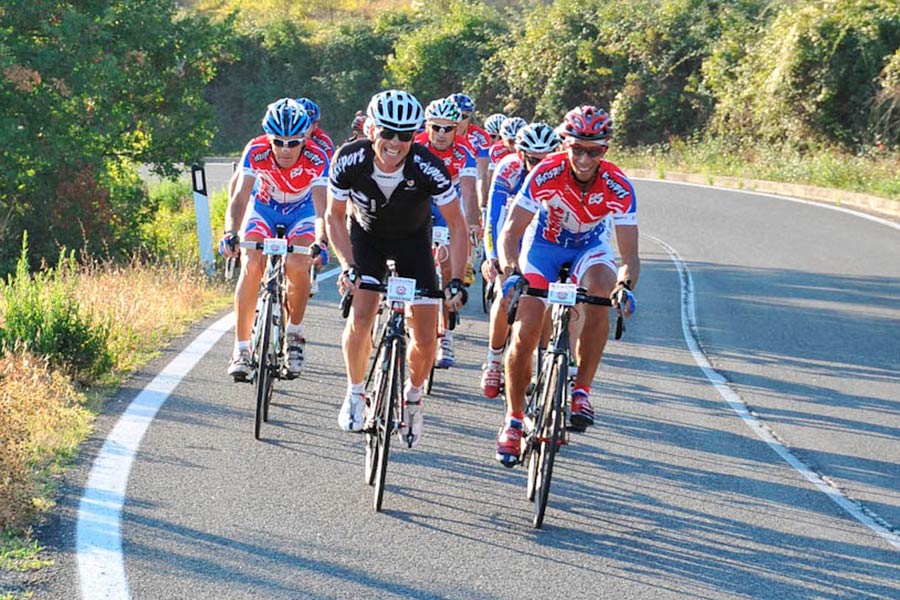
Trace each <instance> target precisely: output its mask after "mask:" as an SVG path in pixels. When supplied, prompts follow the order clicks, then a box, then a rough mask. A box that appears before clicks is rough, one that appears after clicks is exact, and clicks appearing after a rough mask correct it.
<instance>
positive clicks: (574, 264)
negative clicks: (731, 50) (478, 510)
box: [496, 106, 640, 467]
mask: <svg viewBox="0 0 900 600" xmlns="http://www.w3.org/2000/svg"><path fill="white" fill-rule="evenodd" d="M560 130H561V131H562V132H563V134H564V139H565V142H564V148H565V151H564V152H559V153H556V154H551V155H550V156H548V157H547V158H545V159H544V160H543V161H541V162H540V164H538V165H537V166H536V167H535V168H534V169H533V170H532V171H531V172H530V173H529V174H528V176H527V178H526V179H525V182H524V183H523V185H522V189H521V190H520V191H519V193H518V195H517V196H516V200H515V206H514V207H513V209H512V211H511V212H510V214H509V216H508V217H507V219H506V222H505V224H504V226H503V230H502V232H501V234H500V240H499V257H500V265H501V268H502V270H503V273H504V274H505V275H506V276H507V279H506V281H505V283H504V293H507V292H508V291H509V290H510V289H511V288H512V286H513V285H515V283H516V282H517V280H519V279H520V278H522V277H524V278H525V279H526V280H527V282H528V284H529V286H531V287H534V288H539V289H546V288H547V287H548V282H550V281H554V280H555V279H556V276H557V273H558V272H559V269H560V268H561V267H562V266H563V265H564V264H567V263H568V264H571V269H570V274H571V278H572V279H573V280H574V281H575V283H577V284H578V286H579V287H582V288H585V289H586V290H587V292H588V293H589V294H591V295H595V296H607V297H608V296H611V295H613V294H618V293H619V292H622V293H623V294H624V296H625V298H626V300H625V302H624V304H625V306H624V308H625V313H626V316H629V315H631V314H632V313H633V312H634V309H635V303H634V296H633V295H632V294H631V291H630V290H631V289H632V288H633V287H634V285H635V284H636V283H637V279H638V275H639V272H640V259H639V257H638V228H637V202H636V199H635V194H634V188H633V187H632V185H631V182H630V181H629V180H628V178H627V177H625V175H624V174H623V173H622V171H621V170H620V169H619V168H618V167H617V166H615V165H614V164H612V163H610V162H608V161H606V160H604V156H605V154H606V151H607V148H608V145H609V140H610V138H611V137H612V131H613V129H612V120H611V119H610V118H609V116H608V115H607V114H606V112H604V111H603V110H600V109H598V108H595V107H593V106H580V107H578V108H575V109H572V110H571V111H569V112H568V113H567V114H566V116H565V119H564V121H563V124H562V125H561V126H560ZM615 214H618V215H622V217H620V219H619V220H618V222H617V225H616V241H617V244H618V249H619V254H620V256H621V266H619V267H618V268H617V265H616V261H615V255H614V253H613V250H612V248H611V247H610V245H609V241H608V233H607V231H606V229H607V224H608V223H609V220H608V219H607V216H609V215H615ZM520 243H521V250H520ZM544 312H545V301H544V300H543V299H539V298H535V297H532V296H523V297H522V298H520V300H519V309H518V312H517V315H516V322H515V324H514V326H513V329H512V336H511V341H510V348H509V350H508V352H507V355H506V392H507V393H506V403H507V406H506V410H507V414H506V419H505V421H504V425H503V427H502V429H501V431H500V436H499V438H498V440H497V453H496V458H497V460H499V461H500V462H501V463H502V464H504V465H506V466H510V467H511V466H513V465H515V464H516V463H517V462H518V461H519V455H520V451H521V448H520V446H521V437H522V419H523V407H524V400H525V390H526V387H527V386H528V382H529V381H530V379H531V361H532V355H533V353H534V349H535V347H536V346H537V343H538V338H539V335H540V331H541V322H542V320H543V317H544ZM583 315H584V324H583V328H582V333H581V335H579V336H578V337H577V339H576V341H575V357H576V360H577V362H578V372H577V375H576V376H575V385H574V389H573V391H572V398H571V404H570V406H571V417H570V423H569V427H570V428H572V429H574V430H584V428H586V427H588V426H590V425H592V424H593V423H594V410H593V407H592V406H591V402H590V389H591V381H592V380H593V378H594V374H595V373H596V371H597V367H598V366H599V365H600V360H601V357H602V355H603V349H604V347H605V346H606V340H607V337H608V334H609V310H608V309H607V308H605V307H601V306H591V305H585V306H584V308H583Z"/></svg>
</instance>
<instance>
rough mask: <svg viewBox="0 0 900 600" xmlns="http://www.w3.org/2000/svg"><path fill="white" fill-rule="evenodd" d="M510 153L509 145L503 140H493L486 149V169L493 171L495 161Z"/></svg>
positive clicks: (495, 164)
mask: <svg viewBox="0 0 900 600" xmlns="http://www.w3.org/2000/svg"><path fill="white" fill-rule="evenodd" d="M511 153H512V150H510V149H509V146H507V145H506V142H504V141H503V140H500V141H499V142H494V145H493V146H491V147H490V149H489V150H488V160H489V161H490V162H488V170H489V171H493V170H494V168H495V167H496V166H497V163H498V162H500V160H501V159H503V158H504V157H506V156H508V155H509V154H511Z"/></svg>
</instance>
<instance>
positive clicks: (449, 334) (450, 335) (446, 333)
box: [444, 329, 453, 344]
mask: <svg viewBox="0 0 900 600" xmlns="http://www.w3.org/2000/svg"><path fill="white" fill-rule="evenodd" d="M444 339H445V340H447V343H448V344H452V343H453V332H452V331H450V330H449V329H445V330H444Z"/></svg>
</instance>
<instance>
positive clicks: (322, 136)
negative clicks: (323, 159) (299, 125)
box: [297, 98, 334, 160]
mask: <svg viewBox="0 0 900 600" xmlns="http://www.w3.org/2000/svg"><path fill="white" fill-rule="evenodd" d="M297 103H298V104H299V105H300V106H302V107H303V108H305V109H306V113H307V114H308V115H309V118H310V119H311V120H312V127H310V128H309V131H307V132H306V139H308V140H312V141H314V142H315V143H316V144H318V145H319V147H320V148H322V150H324V151H325V154H327V155H328V160H331V159H332V158H333V157H334V142H333V141H331V137H329V135H328V134H327V133H325V132H324V131H323V130H322V128H321V127H319V117H321V116H322V113H321V111H320V110H319V105H318V104H316V103H315V102H313V101H312V100H310V99H309V98H297Z"/></svg>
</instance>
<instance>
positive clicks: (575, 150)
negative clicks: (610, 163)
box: [572, 146, 606, 158]
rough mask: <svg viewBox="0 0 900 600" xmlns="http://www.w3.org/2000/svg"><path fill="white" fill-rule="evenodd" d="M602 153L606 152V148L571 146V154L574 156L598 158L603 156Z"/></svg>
mask: <svg viewBox="0 0 900 600" xmlns="http://www.w3.org/2000/svg"><path fill="white" fill-rule="evenodd" d="M604 152H606V148H583V147H581V146H572V154H574V155H575V156H584V155H585V154H587V155H588V156H589V157H591V158H598V157H600V156H603V153H604Z"/></svg>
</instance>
